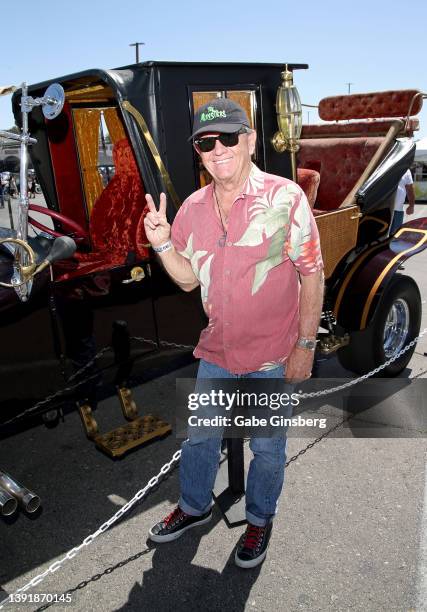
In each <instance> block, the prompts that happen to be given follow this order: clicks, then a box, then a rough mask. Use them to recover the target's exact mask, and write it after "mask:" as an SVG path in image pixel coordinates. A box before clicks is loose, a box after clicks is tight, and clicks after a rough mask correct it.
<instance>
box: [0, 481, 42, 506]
mask: <svg viewBox="0 0 427 612" xmlns="http://www.w3.org/2000/svg"><path fill="white" fill-rule="evenodd" d="M0 487H2V488H3V489H6V491H7V492H8V493H10V495H12V496H13V497H14V498H15V500H16V501H17V502H18V504H19V505H20V506H21V508H23V509H24V510H25V512H28V513H29V514H32V513H33V512H35V511H36V510H38V508H39V507H40V503H41V500H40V497H39V496H38V495H36V494H35V493H33V492H32V491H30V490H29V489H27V488H26V487H24V486H23V485H21V484H20V483H19V482H17V481H16V480H13V478H11V477H10V476H9V474H6V472H1V471H0Z"/></svg>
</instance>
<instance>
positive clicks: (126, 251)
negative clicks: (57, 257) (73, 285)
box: [55, 139, 148, 281]
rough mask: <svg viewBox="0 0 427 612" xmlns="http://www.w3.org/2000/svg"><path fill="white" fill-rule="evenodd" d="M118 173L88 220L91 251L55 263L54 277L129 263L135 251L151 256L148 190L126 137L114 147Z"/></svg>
mask: <svg viewBox="0 0 427 612" xmlns="http://www.w3.org/2000/svg"><path fill="white" fill-rule="evenodd" d="M113 158H114V165H115V174H114V176H113V178H112V179H111V180H110V182H109V183H108V185H107V186H106V188H105V189H104V190H103V192H102V193H101V195H100V196H99V198H98V199H97V200H96V202H95V204H94V206H93V209H92V214H91V217H90V221H89V233H90V239H91V243H92V251H91V252H90V253H79V252H77V253H76V254H75V256H74V257H73V258H72V259H70V260H65V261H61V262H59V263H58V264H55V277H56V278H55V280H56V281H63V280H68V279H71V278H75V277H76V276H81V275H84V274H90V273H93V272H99V271H102V270H106V269H110V268H113V267H117V266H121V265H123V264H125V263H126V260H127V258H128V256H129V255H130V254H132V253H134V254H135V255H136V256H137V257H138V258H145V257H147V256H148V247H147V246H145V245H146V243H147V242H148V241H147V238H146V236H145V232H144V226H143V223H142V222H141V221H142V217H143V214H144V213H145V212H146V211H145V210H144V209H145V207H146V202H145V191H144V186H143V183H142V180H141V177H140V175H139V170H138V167H137V164H136V161H135V158H134V155H133V152H132V149H131V146H130V145H129V142H128V141H127V139H123V140H119V141H118V142H117V143H116V144H115V145H114V147H113Z"/></svg>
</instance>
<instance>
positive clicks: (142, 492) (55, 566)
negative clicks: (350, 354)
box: [0, 328, 427, 610]
mask: <svg viewBox="0 0 427 612" xmlns="http://www.w3.org/2000/svg"><path fill="white" fill-rule="evenodd" d="M425 334H427V328H425V329H424V330H423V331H422V332H421V333H420V334H419V335H418V336H417V337H416V338H414V340H412V341H411V342H410V343H409V344H407V345H406V346H405V347H404V348H403V349H402V350H401V351H400V352H399V353H398V354H397V355H395V356H394V357H392V358H391V359H389V360H388V361H386V362H385V363H383V364H382V365H380V366H379V367H377V368H375V369H374V370H372V371H371V372H368V373H367V374H364V375H363V376H360V377H359V378H356V379H354V380H351V381H350V382H348V383H345V384H343V385H339V386H337V387H332V388H329V389H323V390H321V391H316V392H312V393H302V394H300V395H299V397H301V398H304V399H305V398H313V397H319V396H325V395H328V394H331V393H335V392H336V391H340V390H341V389H345V388H347V387H350V386H352V385H355V384H358V383H359V382H361V381H362V380H366V379H367V378H369V377H370V376H373V375H374V374H377V373H378V372H380V371H381V370H383V369H384V368H386V367H387V366H389V365H390V364H391V363H393V361H395V360H396V359H398V358H399V357H400V356H401V355H403V354H404V353H406V351H408V350H409V349H410V348H412V347H413V346H414V345H415V344H416V342H417V341H418V340H419V339H420V338H422V337H423V336H424V335H425ZM132 339H133V340H137V341H139V342H146V343H149V344H154V345H156V346H158V343H157V342H154V341H153V340H148V339H146V338H141V337H135V336H134V337H133V338H132ZM159 344H160V345H161V346H171V347H174V348H186V349H192V348H194V347H192V346H188V345H184V344H176V343H174V342H166V341H162V342H160V343H159ZM109 348H110V347H104V348H103V349H101V351H99V352H98V353H97V355H96V356H95V357H94V358H93V359H92V360H91V361H90V362H88V363H87V364H86V365H85V366H83V368H81V369H80V370H79V371H78V372H76V373H75V374H74V375H73V378H76V377H77V376H78V375H79V374H80V373H81V372H82V371H84V370H86V369H87V368H88V367H90V365H92V364H93V363H94V361H95V360H96V359H97V358H98V357H100V356H101V355H102V354H103V353H104V352H105V351H107V350H108V349H109ZM91 378H92V377H90V378H89V379H86V380H85V381H82V382H86V381H87V380H90V379H91ZM82 382H80V383H78V384H77V385H75V386H74V387H71V389H72V388H75V387H77V386H79V385H81V384H82ZM64 392H65V389H64V390H62V393H64ZM59 393H61V392H58V393H57V394H54V396H51V397H56V396H57V395H58V394H59ZM46 401H47V398H46V400H44V402H46ZM44 402H39V404H36V406H38V405H40V404H42V403H44ZM36 406H34V407H33V408H32V409H29V410H31V411H32V410H35V407H36ZM27 412H28V411H26V413H27ZM353 416H354V415H350V416H349V417H347V418H345V419H344V420H342V421H340V422H339V423H337V424H336V425H334V426H333V427H332V428H331V429H329V430H328V431H327V432H325V433H324V434H322V435H321V436H319V437H318V438H316V439H315V440H313V442H310V443H309V444H308V445H307V446H306V447H305V448H303V449H301V450H300V451H299V452H298V453H297V454H296V455H294V456H293V457H291V458H290V459H289V460H288V461H287V462H286V464H285V466H286V467H287V466H288V465H289V464H290V463H292V462H293V461H296V460H297V459H298V458H299V457H300V456H301V455H303V454H304V453H306V452H307V451H308V450H309V449H310V448H313V446H314V445H315V444H317V443H318V442H320V441H321V440H323V439H324V438H325V437H326V436H328V435H329V434H330V433H332V432H333V431H335V430H336V429H338V427H340V426H341V425H342V424H343V423H345V422H346V421H349V420H350V419H351V418H353ZM180 458H181V450H177V451H176V452H175V453H174V454H173V456H172V459H171V460H170V461H169V462H168V463H165V464H164V465H163V466H162V468H161V469H160V472H159V473H158V474H157V476H153V477H152V478H151V479H150V480H149V481H148V483H147V484H146V485H145V487H144V488H143V489H140V490H139V491H138V492H137V493H136V494H135V495H134V496H133V498H132V499H131V500H130V501H129V502H127V503H126V504H125V505H124V506H123V507H122V508H120V509H119V510H118V511H117V512H116V513H115V514H114V515H113V516H112V517H111V518H110V519H109V520H108V521H106V522H105V523H103V524H102V525H101V527H99V528H98V530H97V531H95V532H94V533H92V534H91V535H89V536H87V538H85V539H84V540H83V542H82V543H81V544H80V546H77V547H74V548H72V549H71V550H69V551H68V552H67V553H66V554H65V555H64V556H63V557H62V559H60V560H58V561H55V562H54V563H52V564H51V565H50V566H49V567H48V568H47V570H45V571H44V572H43V573H42V574H39V575H38V576H35V577H34V578H32V580H30V581H29V582H27V584H25V585H24V586H23V587H21V588H19V589H17V590H16V591H15V592H14V593H13V594H11V595H9V597H8V598H7V599H4V600H3V601H2V602H1V603H0V610H1V609H3V608H4V606H6V605H7V603H8V602H9V601H10V598H11V597H12V598H13V597H14V596H15V595H17V594H18V593H23V592H25V591H27V590H28V589H30V588H31V587H35V586H37V585H38V584H40V583H41V582H42V581H43V580H44V579H45V578H46V576H48V575H49V574H53V573H54V572H56V571H57V570H58V569H59V568H60V567H62V565H63V564H64V563H65V562H66V561H68V560H71V559H73V558H74V557H75V556H76V555H77V554H78V553H79V552H80V550H81V549H82V548H83V547H85V546H89V545H90V544H91V543H92V542H93V541H94V540H95V539H96V538H97V537H98V536H99V535H101V534H102V533H104V532H105V531H107V530H108V529H109V528H110V527H111V525H113V524H114V523H115V522H116V521H118V520H119V519H120V518H121V517H122V516H123V515H124V514H125V513H126V512H128V511H129V510H130V509H131V508H132V507H133V506H134V505H135V504H136V503H137V502H138V501H140V500H141V499H142V498H143V497H144V496H145V495H146V494H147V493H148V491H149V490H150V489H152V488H153V487H155V486H156V485H157V484H158V483H159V479H161V478H162V476H163V477H164V476H165V475H166V474H167V473H168V472H169V471H170V469H171V467H172V466H173V465H174V464H175V463H177V462H178V461H179V459H180Z"/></svg>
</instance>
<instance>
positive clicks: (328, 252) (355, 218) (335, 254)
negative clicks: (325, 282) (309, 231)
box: [315, 206, 360, 278]
mask: <svg viewBox="0 0 427 612" xmlns="http://www.w3.org/2000/svg"><path fill="white" fill-rule="evenodd" d="M359 212H360V211H359V207H358V206H350V207H349V208H341V209H340V210H334V211H332V212H329V213H323V214H319V215H315V219H316V223H317V227H318V229H319V234H320V246H321V249H322V257H323V264H324V266H325V270H324V272H325V278H329V277H330V276H331V275H332V273H333V271H334V270H335V268H336V267H337V265H338V263H339V262H340V261H341V259H342V258H343V257H344V255H345V254H346V253H348V252H349V251H351V249H352V248H353V247H355V246H356V241H357V230H358V226H359Z"/></svg>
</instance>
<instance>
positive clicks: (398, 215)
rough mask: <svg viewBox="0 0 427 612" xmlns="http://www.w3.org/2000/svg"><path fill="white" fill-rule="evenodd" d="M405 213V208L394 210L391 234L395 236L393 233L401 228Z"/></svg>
mask: <svg viewBox="0 0 427 612" xmlns="http://www.w3.org/2000/svg"><path fill="white" fill-rule="evenodd" d="M403 215H404V212H403V210H395V211H394V214H393V221H392V222H391V228H390V236H393V234H395V233H396V232H397V230H398V229H399V227H400V226H401V225H402V223H403Z"/></svg>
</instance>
